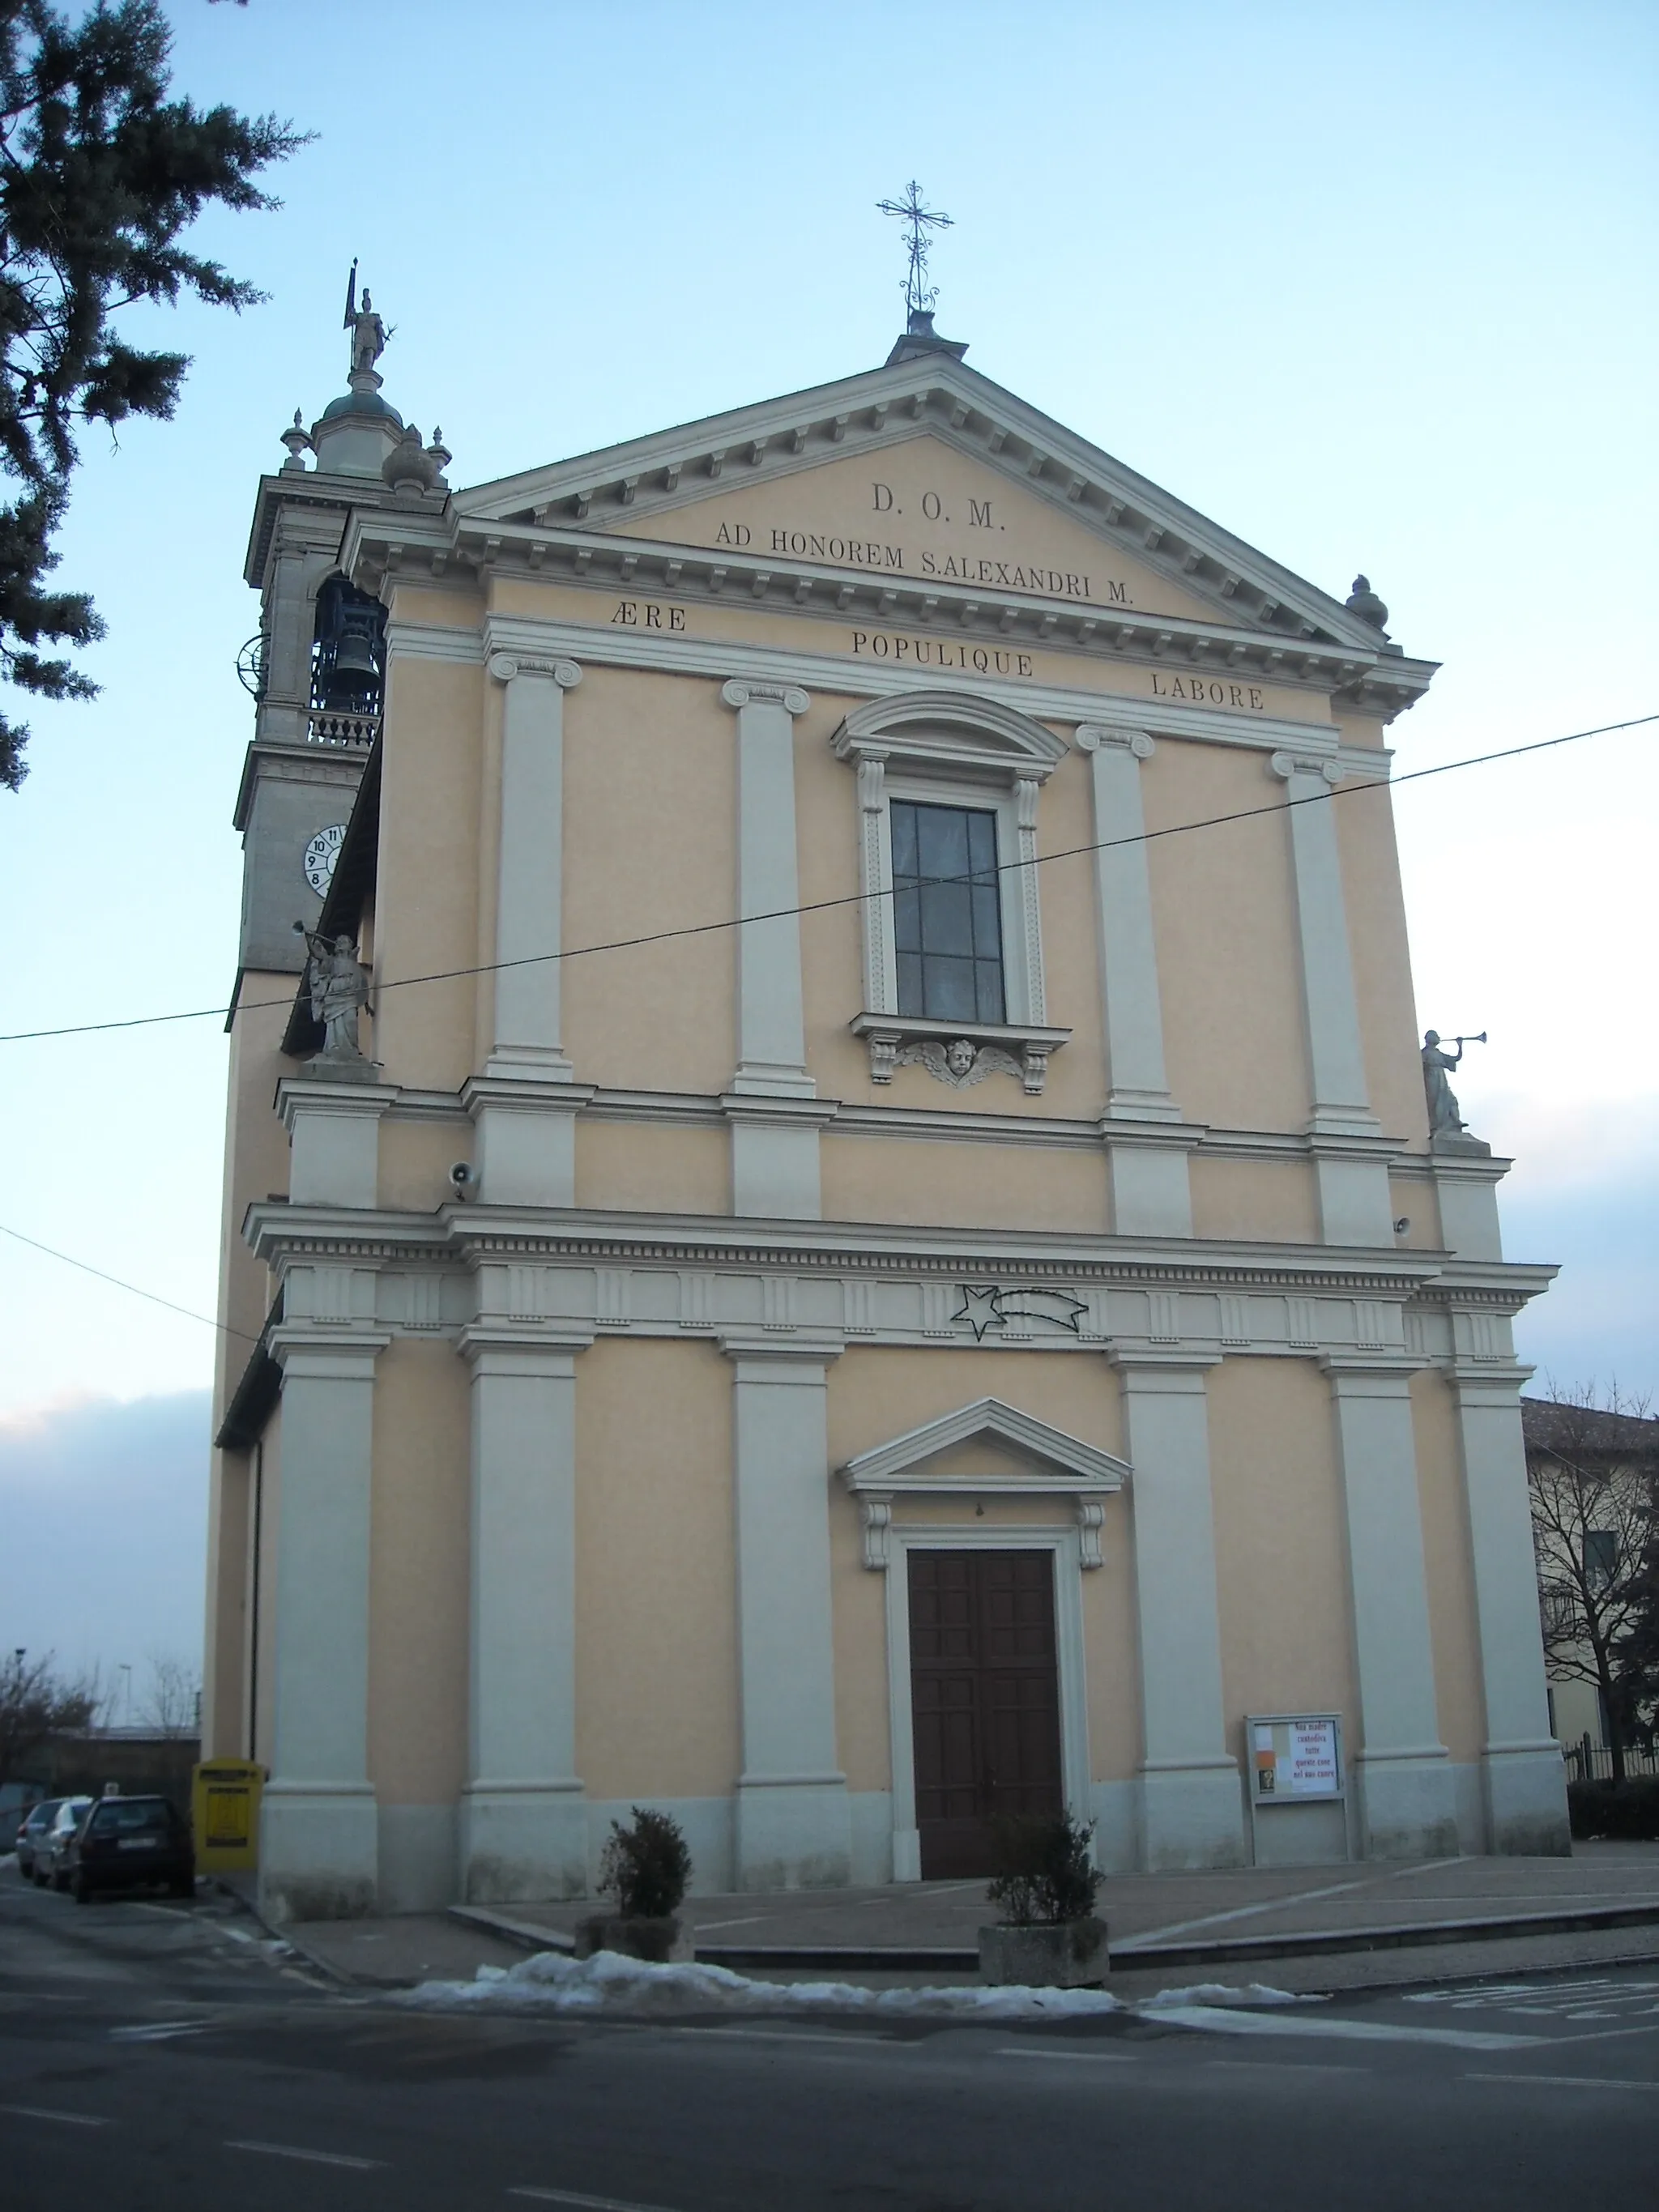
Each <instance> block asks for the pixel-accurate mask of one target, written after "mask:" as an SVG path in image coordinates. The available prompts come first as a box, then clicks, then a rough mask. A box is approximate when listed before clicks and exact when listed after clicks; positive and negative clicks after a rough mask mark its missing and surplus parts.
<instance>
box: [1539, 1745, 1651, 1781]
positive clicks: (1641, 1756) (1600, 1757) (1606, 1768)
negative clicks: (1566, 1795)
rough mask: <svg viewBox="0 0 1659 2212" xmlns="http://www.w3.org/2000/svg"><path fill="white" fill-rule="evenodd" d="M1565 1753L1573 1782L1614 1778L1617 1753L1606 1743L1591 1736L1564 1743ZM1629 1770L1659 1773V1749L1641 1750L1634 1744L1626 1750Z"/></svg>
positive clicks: (1627, 1770) (1564, 1756)
mask: <svg viewBox="0 0 1659 2212" xmlns="http://www.w3.org/2000/svg"><path fill="white" fill-rule="evenodd" d="M1561 1756H1562V1758H1563V1759H1565V1762H1566V1769H1567V1779H1568V1781H1569V1782H1611V1781H1612V1779H1613V1753H1612V1752H1611V1751H1610V1750H1609V1749H1608V1747H1607V1745H1606V1744H1604V1743H1592V1742H1591V1741H1590V1740H1589V1737H1588V1736H1585V1737H1583V1739H1582V1741H1579V1742H1577V1743H1569V1744H1564V1745H1563V1746H1562V1747H1561ZM1625 1771H1626V1774H1627V1775H1629V1774H1659V1752H1653V1751H1638V1750H1637V1749H1636V1748H1635V1747H1634V1746H1633V1745H1632V1747H1630V1748H1629V1749H1628V1750H1627V1751H1626V1753H1625Z"/></svg>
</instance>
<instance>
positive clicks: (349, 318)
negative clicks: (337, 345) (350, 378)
mask: <svg viewBox="0 0 1659 2212" xmlns="http://www.w3.org/2000/svg"><path fill="white" fill-rule="evenodd" d="M343 328H344V329H346V330H348V331H350V333H351V374H353V375H354V376H357V375H360V374H362V373H363V372H364V371H365V370H367V371H368V373H369V374H374V364H375V362H377V361H379V359H380V356H381V355H382V354H383V353H384V352H385V351H386V338H387V337H388V335H389V333H388V331H387V330H386V325H385V324H384V323H383V322H382V321H381V320H380V317H379V316H378V315H377V314H376V313H375V312H374V301H372V300H371V299H370V298H369V296H368V286H367V285H365V286H364V287H363V304H362V307H359V306H358V305H357V264H356V261H354V262H353V263H352V264H351V275H350V276H349V278H348V279H347V282H346V304H345V322H344V324H343Z"/></svg>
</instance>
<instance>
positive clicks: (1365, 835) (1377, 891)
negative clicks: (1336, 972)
mask: <svg viewBox="0 0 1659 2212" xmlns="http://www.w3.org/2000/svg"><path fill="white" fill-rule="evenodd" d="M1357 782H1358V787H1356V788H1354V789H1352V790H1349V789H1346V788H1345V787H1341V786H1339V787H1338V791H1337V795H1336V798H1335V799H1334V804H1333V806H1332V812H1333V813H1334V816H1335V817H1336V835H1337V848H1338V850H1339V851H1340V854H1341V856H1342V890H1343V896H1344V898H1345V900H1346V905H1347V910H1348V946H1349V951H1350V953H1351V955H1352V961H1353V981H1354V992H1355V995H1356V997H1357V999H1358V1005H1359V1036H1360V1043H1361V1046H1362V1048H1363V1049H1364V1055H1365V1082H1366V1087H1367V1089H1368V1090H1369V1091H1370V1102H1371V1111H1372V1112H1373V1113H1374V1114H1375V1115H1376V1117H1377V1119H1378V1121H1381V1123H1382V1124H1383V1129H1384V1130H1385V1131H1386V1133H1388V1134H1389V1136H1391V1137H1402V1138H1404V1139H1406V1141H1407V1143H1408V1144H1410V1145H1412V1146H1413V1147H1419V1148H1426V1146H1427V1144H1428V1137H1429V1120H1428V1106H1427V1103H1426V1101H1425V1096H1424V1091H1423V1062H1422V1056H1421V1040H1420V1038H1419V1035H1418V1030H1417V1009H1416V1001H1415V998H1414V995H1413V990H1412V973H1411V950H1410V945H1409V944H1408V941H1407V935H1406V900H1405V893H1404V891H1403V890H1402V889H1401V882H1400V856H1399V853H1398V850H1397V848H1396V847H1395V830H1394V800H1393V798H1392V795H1391V794H1390V793H1389V791H1388V790H1387V789H1386V788H1378V789H1370V790H1367V789H1365V788H1364V787H1363V780H1357Z"/></svg>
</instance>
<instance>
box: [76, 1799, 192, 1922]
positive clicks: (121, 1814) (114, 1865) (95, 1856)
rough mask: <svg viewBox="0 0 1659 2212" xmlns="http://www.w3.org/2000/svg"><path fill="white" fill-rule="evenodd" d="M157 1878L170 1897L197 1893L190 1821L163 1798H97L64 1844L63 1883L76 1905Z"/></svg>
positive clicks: (138, 1886)
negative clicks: (104, 1891)
mask: <svg viewBox="0 0 1659 2212" xmlns="http://www.w3.org/2000/svg"><path fill="white" fill-rule="evenodd" d="M157 1882H162V1883H165V1884H166V1886H167V1889H168V1890H169V1891H170V1892H171V1893H172V1894H173V1896H174V1897H193V1896H194V1895H195V1894H196V1847H195V1844H193V1843H192V1842H191V1833H190V1823H189V1821H188V1820H185V1816H184V1814H182V1813H180V1812H179V1810H178V1808H176V1807H175V1806H173V1805H172V1804H170V1803H169V1802H167V1799H166V1798H165V1797H100V1799H99V1800H98V1801H97V1802H96V1803H95V1804H94V1806H93V1808H92V1810H91V1812H90V1813H89V1814H88V1815H87V1817H86V1819H85V1820H82V1822H81V1824H80V1826H78V1827H77V1828H76V1829H75V1831H74V1832H73V1833H72V1834H71V1836H70V1840H69V1842H68V1844H66V1845H65V1847H64V1885H66V1886H67V1887H68V1888H69V1890H70V1893H71V1894H72V1895H73V1896H74V1899H75V1901H76V1904H77V1905H85V1904H87V1903H88V1902H89V1900H90V1899H91V1898H92V1896H93V1895H94V1892H96V1891H98V1890H100V1889H143V1888H147V1887H151V1886H153V1885H154V1884H155V1883H157ZM64 1885H60V1886H64Z"/></svg>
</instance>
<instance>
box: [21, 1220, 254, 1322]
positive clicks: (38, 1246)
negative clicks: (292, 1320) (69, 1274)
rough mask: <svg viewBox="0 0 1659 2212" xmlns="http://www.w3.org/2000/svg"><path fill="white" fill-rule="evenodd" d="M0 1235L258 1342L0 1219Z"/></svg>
mask: <svg viewBox="0 0 1659 2212" xmlns="http://www.w3.org/2000/svg"><path fill="white" fill-rule="evenodd" d="M0 1237H15V1238H16V1239H17V1242H18V1243H20V1244H27V1245H31V1246H32V1247H33V1249H34V1250H35V1251H37V1252H44V1253H45V1254H46V1257H47V1258H48V1259H49V1260H61V1261H63V1263H64V1266H65V1267H78V1268H79V1269H80V1270H81V1273H82V1274H83V1275H96V1276H97V1278H98V1279H99V1281H100V1283H113V1284H114V1285H115V1287H116V1289H117V1290H118V1291H131V1293H132V1295H133V1297H135V1298H148V1299H149V1302H150V1304H152V1305H153V1306H165V1307H166V1308H167V1310H168V1312H169V1313H176V1314H183V1316H184V1317H185V1320H186V1321H199V1322H201V1324H202V1326H203V1328H216V1329H218V1330H219V1331H220V1333H221V1334H222V1335H225V1336H240V1338H241V1340H242V1341H243V1343H244V1344H258V1341H259V1340H258V1337H257V1336H250V1335H249V1334H248V1333H247V1331H246V1329H245V1328H231V1327H230V1326H229V1324H228V1322H222V1321H211V1320H210V1319H209V1317H208V1316H207V1315H206V1314H198V1313H192V1312H191V1309H190V1308H189V1307H188V1306H176V1305H174V1304H173V1300H172V1299H171V1298H164V1297H160V1296H158V1295H157V1293H156V1292H155V1291H144V1290H140V1288H139V1287H138V1285H137V1283H124V1282H123V1281H122V1280H121V1278H120V1277H119V1276H118V1275H106V1273H104V1271H103V1269H102V1268H101V1267H93V1266H92V1265H91V1264H90V1262H88V1261H85V1260H77V1259H76V1258H74V1257H73V1256H72V1255H70V1253H68V1252H60V1251H58V1249H57V1248H56V1247H55V1246H53V1245H51V1244H43V1243H41V1242H40V1239H39V1238H38V1237H25V1236H24V1234H23V1232H22V1231H21V1229H9V1228H8V1227H7V1226H6V1225H5V1223H4V1222H3V1221H0Z"/></svg>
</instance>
